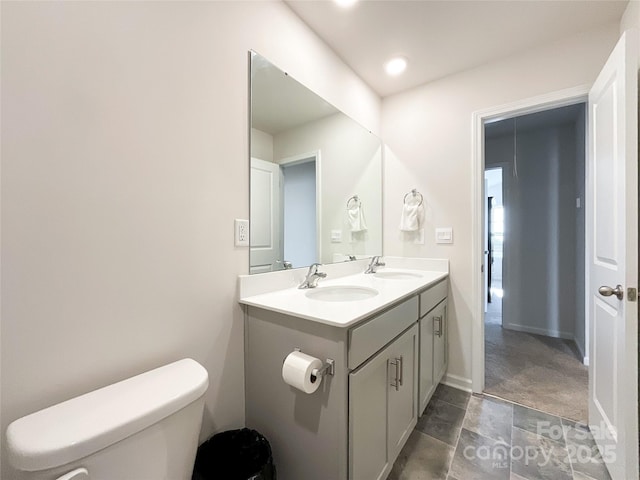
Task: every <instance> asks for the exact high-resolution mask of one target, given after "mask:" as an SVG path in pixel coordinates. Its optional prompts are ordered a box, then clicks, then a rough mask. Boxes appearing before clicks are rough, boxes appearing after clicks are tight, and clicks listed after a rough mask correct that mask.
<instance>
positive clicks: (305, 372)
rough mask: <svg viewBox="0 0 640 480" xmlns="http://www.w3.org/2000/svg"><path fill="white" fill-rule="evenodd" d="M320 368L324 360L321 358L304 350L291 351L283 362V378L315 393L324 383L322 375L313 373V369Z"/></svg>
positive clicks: (288, 382)
mask: <svg viewBox="0 0 640 480" xmlns="http://www.w3.org/2000/svg"><path fill="white" fill-rule="evenodd" d="M320 368H322V360H320V359H319V358H315V357H312V356H311V355H307V354H306V353H302V352H291V353H290V354H289V355H287V358H285V359H284V363H283V364H282V379H283V380H284V381H285V383H287V384H289V385H291V386H292V387H295V388H297V389H298V390H301V391H303V392H304V393H313V392H315V391H316V390H317V389H318V387H319V386H320V384H321V383H322V377H316V376H315V375H313V370H319V369H320Z"/></svg>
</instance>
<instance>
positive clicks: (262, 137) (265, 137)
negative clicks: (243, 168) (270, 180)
mask: <svg viewBox="0 0 640 480" xmlns="http://www.w3.org/2000/svg"><path fill="white" fill-rule="evenodd" d="M250 142H251V150H250V153H251V156H252V157H254V158H259V159H260V160H264V161H265V162H273V136H271V135H269V134H268V133H266V132H263V131H262V130H258V129H257V128H252V129H251V139H250Z"/></svg>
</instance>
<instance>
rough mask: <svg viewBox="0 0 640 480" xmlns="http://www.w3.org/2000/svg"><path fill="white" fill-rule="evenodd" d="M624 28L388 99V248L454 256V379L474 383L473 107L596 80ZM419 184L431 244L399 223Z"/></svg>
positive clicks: (529, 53)
mask: <svg viewBox="0 0 640 480" xmlns="http://www.w3.org/2000/svg"><path fill="white" fill-rule="evenodd" d="M618 30H619V25H618V24H611V25H609V26H607V27H604V28H600V29H597V30H594V31H589V32H584V33H582V34H580V35H577V36H573V37H570V38H566V39H563V40H560V41H557V42H554V43H552V44H549V45H546V46H543V47H540V48H536V49H533V50H530V51H526V52H522V53H520V54H518V55H515V56H512V57H509V58H506V59H503V60H500V61H496V62H493V63H490V64H486V65H483V66H481V67H478V68H476V69H473V70H469V71H465V72H461V73H459V74H456V75H452V76H449V77H447V78H443V79H441V80H438V81H434V82H432V83H429V84H427V85H424V86H421V87H418V88H415V89H412V90H409V91H407V92H404V93H400V94H398V95H393V96H390V97H387V98H385V99H384V100H383V105H382V132H383V138H384V141H385V143H387V144H388V145H389V147H390V149H391V150H393V152H394V154H395V157H394V156H390V157H385V168H384V172H385V174H384V189H385V202H384V213H383V214H384V217H385V219H389V221H386V220H385V231H384V246H385V254H386V255H408V256H422V257H447V258H449V259H450V266H451V299H450V300H451V302H450V309H449V312H450V319H451V320H450V329H449V332H450V356H449V371H448V381H450V382H455V383H458V384H459V385H461V386H465V387H468V388H470V386H471V383H470V382H471V327H472V322H473V321H474V319H473V318H472V314H471V308H472V301H473V292H472V287H473V282H472V267H473V265H472V250H471V248H472V238H471V235H472V222H473V219H472V216H471V215H472V214H471V212H472V198H471V197H472V183H471V176H472V165H471V161H470V158H471V153H472V152H471V131H472V129H471V117H472V113H473V112H474V111H477V110H481V109H485V108H489V107H493V106H497V105H502V104H505V103H509V102H513V101H516V100H520V99H524V98H529V97H533V96H536V95H541V94H544V93H548V92H552V91H557V90H561V89H564V88H569V87H574V86H578V85H582V84H588V83H592V82H593V80H594V79H595V77H596V75H597V73H598V72H599V70H600V68H601V66H602V65H603V64H604V62H605V60H606V58H607V57H608V55H609V53H610V51H611V49H612V48H613V46H614V45H615V43H616V40H617V38H618ZM412 187H417V188H418V189H419V190H420V191H421V192H422V193H423V194H424V195H425V199H426V200H427V201H428V203H429V205H430V207H429V213H428V215H429V217H428V219H427V222H426V224H427V230H426V233H425V237H426V242H425V244H424V245H415V244H413V243H405V242H403V241H402V237H401V236H400V235H399V234H398V230H397V222H396V221H394V219H396V218H397V217H398V215H399V212H398V205H399V204H400V202H401V201H402V197H403V195H404V194H405V193H406V192H407V191H408V190H410V189H411V188H412ZM436 226H438V227H445V226H450V227H453V230H454V244H453V245H436V244H435V241H434V230H433V229H434V228H435V227H436ZM476 320H477V321H479V319H476Z"/></svg>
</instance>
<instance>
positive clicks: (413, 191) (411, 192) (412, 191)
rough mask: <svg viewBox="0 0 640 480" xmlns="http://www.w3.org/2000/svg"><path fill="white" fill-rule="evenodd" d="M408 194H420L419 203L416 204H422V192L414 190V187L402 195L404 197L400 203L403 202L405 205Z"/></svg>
mask: <svg viewBox="0 0 640 480" xmlns="http://www.w3.org/2000/svg"><path fill="white" fill-rule="evenodd" d="M409 195H411V196H414V197H415V196H418V195H419V196H420V203H419V204H418V206H420V205H422V202H423V201H424V197H423V196H422V194H421V193H420V192H419V191H418V190H416V189H415V188H414V189H412V190H411V191H410V192H409V193H407V194H406V195H405V196H404V199H403V200H402V203H404V204H405V205H406V204H407V197H408V196H409Z"/></svg>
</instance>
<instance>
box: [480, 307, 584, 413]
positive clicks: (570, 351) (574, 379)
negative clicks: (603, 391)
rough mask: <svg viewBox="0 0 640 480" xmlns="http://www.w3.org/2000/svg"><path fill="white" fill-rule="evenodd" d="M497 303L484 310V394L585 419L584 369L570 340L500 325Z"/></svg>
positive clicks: (545, 410) (499, 312) (548, 411)
mask: <svg viewBox="0 0 640 480" xmlns="http://www.w3.org/2000/svg"><path fill="white" fill-rule="evenodd" d="M496 300H497V299H496ZM500 303H501V302H500V301H497V302H493V303H492V304H489V305H490V307H489V312H487V315H486V321H485V393H488V394H490V395H495V396H497V397H501V398H504V399H506V400H510V401H512V402H515V403H520V404H522V405H525V406H527V407H531V408H535V409H537V410H542V411H544V412H547V413H551V414H554V415H558V416H561V417H564V418H568V419H570V420H575V421H578V422H584V423H586V422H587V421H588V389H589V386H588V385H589V384H588V382H589V380H588V371H587V367H585V366H584V365H583V364H582V362H581V361H580V360H579V355H578V351H577V348H576V346H575V344H574V342H572V341H569V340H563V339H559V338H551V337H545V336H541V335H533V334H529V333H523V332H516V331H514V330H507V329H503V328H502V326H501V311H500V310H501V308H500Z"/></svg>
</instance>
